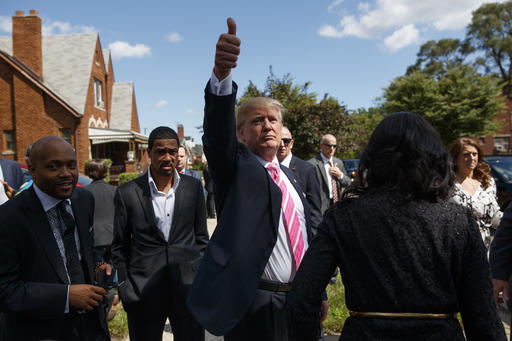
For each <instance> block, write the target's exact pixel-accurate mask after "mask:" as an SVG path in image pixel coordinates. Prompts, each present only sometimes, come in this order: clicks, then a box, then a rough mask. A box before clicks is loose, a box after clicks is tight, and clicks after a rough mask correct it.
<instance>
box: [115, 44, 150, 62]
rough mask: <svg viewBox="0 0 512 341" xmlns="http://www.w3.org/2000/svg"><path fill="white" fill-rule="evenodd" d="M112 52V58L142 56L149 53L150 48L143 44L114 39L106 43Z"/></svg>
mask: <svg viewBox="0 0 512 341" xmlns="http://www.w3.org/2000/svg"><path fill="white" fill-rule="evenodd" d="M108 48H109V49H110V51H111V53H112V59H121V58H125V57H126V58H131V57H133V58H142V57H145V56H150V55H151V48H150V47H149V46H147V45H144V44H135V45H130V44H129V43H127V42H125V41H115V42H113V43H110V44H108Z"/></svg>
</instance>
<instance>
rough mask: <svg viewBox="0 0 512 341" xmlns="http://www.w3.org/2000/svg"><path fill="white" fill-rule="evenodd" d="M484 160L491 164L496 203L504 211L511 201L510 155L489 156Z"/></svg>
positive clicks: (511, 160)
mask: <svg viewBox="0 0 512 341" xmlns="http://www.w3.org/2000/svg"><path fill="white" fill-rule="evenodd" d="M484 160H485V162H487V163H488V164H489V166H491V175H492V177H493V178H494V181H495V182H496V187H497V189H498V204H499V205H500V208H501V210H502V211H504V210H505V208H507V206H508V205H509V204H510V202H511V201H512V157H510V156H489V157H486V158H485V159H484Z"/></svg>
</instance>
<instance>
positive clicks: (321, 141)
mask: <svg viewBox="0 0 512 341" xmlns="http://www.w3.org/2000/svg"><path fill="white" fill-rule="evenodd" d="M327 136H332V137H334V138H336V136H334V135H333V134H325V135H324V136H322V139H321V140H320V144H323V143H324V142H325V139H327Z"/></svg>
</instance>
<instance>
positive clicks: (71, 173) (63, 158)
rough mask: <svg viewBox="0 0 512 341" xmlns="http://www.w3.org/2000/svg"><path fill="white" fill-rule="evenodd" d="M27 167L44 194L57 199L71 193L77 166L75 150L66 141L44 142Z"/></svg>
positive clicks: (76, 178)
mask: <svg viewBox="0 0 512 341" xmlns="http://www.w3.org/2000/svg"><path fill="white" fill-rule="evenodd" d="M29 169H30V174H31V175H32V179H33V180H34V182H35V184H36V185H37V187H39V189H41V190H42V191H43V192H45V193H46V194H48V195H50V196H52V197H54V198H57V199H66V198H69V197H71V194H73V189H74V188H75V186H76V182H77V181H78V167H77V162H76V154H75V151H74V150H73V148H71V146H70V145H69V144H68V143H66V142H64V141H62V140H58V139H54V140H49V141H47V142H45V143H44V145H42V146H41V147H40V148H39V149H38V151H37V156H36V159H35V160H33V162H31V163H30V164H29Z"/></svg>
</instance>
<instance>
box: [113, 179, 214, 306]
mask: <svg viewBox="0 0 512 341" xmlns="http://www.w3.org/2000/svg"><path fill="white" fill-rule="evenodd" d="M115 207H116V208H115V217H114V240H113V243H112V260H113V261H114V264H115V266H116V268H117V270H118V276H119V281H120V283H122V282H124V283H123V284H122V285H121V286H120V288H119V295H120V298H121V300H122V301H123V306H124V307H125V308H126V309H127V310H129V309H130V307H131V306H132V305H134V304H138V303H140V304H144V305H151V304H152V303H155V302H149V301H148V300H151V299H149V297H157V296H158V292H159V291H160V290H169V288H168V287H165V286H163V285H162V283H168V281H169V278H173V279H174V278H180V280H181V281H182V282H183V284H191V283H192V280H193V277H194V275H195V269H196V267H197V265H198V263H199V260H200V257H201V255H202V253H203V252H204V250H205V248H206V245H207V243H208V230H207V229H206V210H205V206H204V196H203V187H202V184H201V183H200V182H199V181H198V180H197V179H194V178H192V177H190V176H180V183H179V186H178V188H177V189H176V193H175V205H174V214H173V219H172V225H171V230H170V235H169V240H168V241H165V238H164V235H163V234H162V232H161V231H160V229H159V228H158V226H157V224H156V219H155V212H154V209H153V203H152V201H151V191H150V188H149V182H148V175H147V172H145V173H144V174H143V175H142V176H140V177H138V178H137V179H135V180H132V181H130V182H128V183H126V184H123V185H121V186H120V187H119V188H118V189H117V191H116V196H115ZM171 271H172V273H171ZM176 271H178V272H179V274H176ZM146 298H147V299H146ZM157 303H161V302H157ZM155 304H156V303H155Z"/></svg>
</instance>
